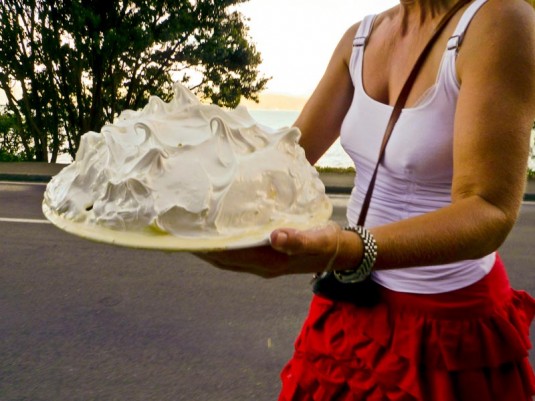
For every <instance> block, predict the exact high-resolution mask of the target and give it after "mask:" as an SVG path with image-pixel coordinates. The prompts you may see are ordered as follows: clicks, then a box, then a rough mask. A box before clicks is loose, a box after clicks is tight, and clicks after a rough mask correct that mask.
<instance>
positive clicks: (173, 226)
mask: <svg viewBox="0 0 535 401" xmlns="http://www.w3.org/2000/svg"><path fill="white" fill-rule="evenodd" d="M299 136H300V132H299V130H298V129H297V128H281V129H272V128H269V127H266V126H263V125H261V124H258V123H257V122H256V121H255V120H254V119H253V118H252V117H251V115H250V114H249V113H248V112H247V110H246V109H245V108H244V107H238V108H237V109H235V110H225V109H222V108H220V107H218V106H215V105H207V104H203V103H201V102H200V101H199V100H198V99H197V98H196V97H195V96H194V95H193V94H192V93H191V92H190V91H189V90H188V89H187V88H185V87H184V86H182V85H180V84H175V87H174V98H173V99H172V100H171V101H170V102H168V103H166V102H164V101H162V100H161V99H160V98H158V97H151V99H150V100H149V102H148V104H147V105H146V106H145V107H144V108H143V109H141V110H138V111H133V110H125V111H124V112H122V113H121V114H120V115H119V117H118V118H117V119H116V120H115V121H114V122H113V123H112V124H108V125H105V126H104V127H103V128H102V130H101V132H92V131H91V132H88V133H86V134H84V135H83V136H82V139H81V142H80V147H79V150H78V152H77V154H76V158H75V161H74V162H73V163H72V164H70V165H69V166H67V167H65V168H64V169H63V170H62V171H61V172H60V173H59V174H58V175H56V176H55V177H53V178H52V180H51V181H50V183H49V184H48V185H47V188H46V191H45V195H44V200H43V212H44V214H45V216H46V217H47V218H48V219H49V220H50V221H52V222H53V223H54V224H55V225H57V226H58V227H59V228H61V229H63V230H65V231H68V232H71V233H73V234H77V235H80V236H82V237H86V238H89V239H93V240H97V241H102V242H110V243H115V244H118V245H125V246H133V247H141V248H155V249H174V250H203V249H222V248H232V247H243V246H252V245H256V244H261V243H265V242H266V241H267V239H268V238H269V233H270V232H271V231H272V230H273V229H274V228H277V227H295V228H310V227H314V226H317V225H321V224H323V223H325V222H326V221H327V220H328V219H329V217H330V216H331V212H332V206H331V203H330V201H329V199H328V197H327V196H326V194H325V187H324V185H323V183H322V182H321V180H320V179H319V175H318V173H317V171H316V170H315V168H314V167H313V166H311V165H310V164H309V163H308V161H307V160H306V158H305V154H304V151H303V149H302V148H301V147H300V146H299V144H298V140H299Z"/></svg>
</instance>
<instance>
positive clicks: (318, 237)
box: [270, 222, 341, 255]
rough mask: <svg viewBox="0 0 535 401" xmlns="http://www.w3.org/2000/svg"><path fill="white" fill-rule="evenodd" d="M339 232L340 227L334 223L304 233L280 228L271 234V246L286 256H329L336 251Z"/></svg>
mask: <svg viewBox="0 0 535 401" xmlns="http://www.w3.org/2000/svg"><path fill="white" fill-rule="evenodd" d="M340 231H341V228H340V226H339V225H338V224H336V223H334V222H329V224H327V225H325V226H322V227H318V228H313V229H310V230H305V231H299V230H296V229H291V228H281V229H277V230H275V231H273V232H272V233H271V238H270V239H271V246H272V247H273V248H274V249H276V250H277V251H279V252H283V253H286V254H287V255H303V254H309V255H318V254H331V253H333V252H334V251H335V249H336V246H337V241H338V235H339V232H340Z"/></svg>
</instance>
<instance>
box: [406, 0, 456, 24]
mask: <svg viewBox="0 0 535 401" xmlns="http://www.w3.org/2000/svg"><path fill="white" fill-rule="evenodd" d="M457 1H458V0H400V1H399V4H400V7H399V17H400V21H401V30H402V32H406V31H407V30H408V28H409V26H421V25H424V24H426V23H429V22H430V21H433V20H434V19H436V18H437V17H440V16H442V15H443V14H444V13H446V12H447V10H449V9H450V8H451V7H452V6H453V5H454V4H455V3H456V2H457Z"/></svg>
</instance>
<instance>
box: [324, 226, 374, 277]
mask: <svg viewBox="0 0 535 401" xmlns="http://www.w3.org/2000/svg"><path fill="white" fill-rule="evenodd" d="M344 230H347V231H352V232H354V233H355V234H357V235H358V236H359V237H360V239H361V240H362V244H363V245H364V250H363V258H362V262H361V263H360V265H359V266H357V268H356V269H354V270H343V271H339V270H335V271H334V272H333V273H334V277H336V279H337V280H338V281H340V282H341V283H344V284H353V283H359V282H361V281H364V280H365V279H366V278H368V277H369V276H370V275H371V274H372V268H373V265H374V264H375V261H376V259H377V243H376V242H375V238H373V235H372V234H371V233H370V232H369V231H368V230H366V229H365V228H364V227H362V226H356V227H345V228H344Z"/></svg>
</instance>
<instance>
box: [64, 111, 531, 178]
mask: <svg viewBox="0 0 535 401" xmlns="http://www.w3.org/2000/svg"><path fill="white" fill-rule="evenodd" d="M248 112H249V114H251V116H252V117H253V118H254V119H255V120H256V121H257V122H258V123H260V124H262V125H265V126H268V127H270V128H273V129H278V128H283V127H290V126H291V125H292V124H293V123H294V122H295V120H296V119H297V116H298V115H299V110H267V109H266V110H263V109H249V110H248ZM71 161H72V159H71V157H70V156H68V155H60V156H59V157H58V163H71ZM316 166H319V167H337V168H348V167H353V162H352V161H351V159H350V158H349V156H348V155H347V153H345V151H344V149H343V148H342V146H341V145H340V141H339V140H336V141H335V142H334V143H333V145H332V146H331V147H330V148H329V149H328V150H327V152H325V154H324V155H323V156H322V157H321V158H320V159H319V160H318V161H317V162H316ZM529 168H530V169H532V170H535V130H533V131H532V135H531V155H530V159H529Z"/></svg>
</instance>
